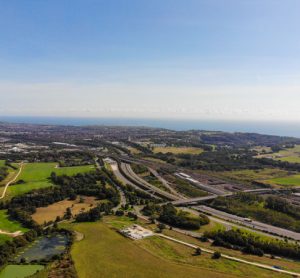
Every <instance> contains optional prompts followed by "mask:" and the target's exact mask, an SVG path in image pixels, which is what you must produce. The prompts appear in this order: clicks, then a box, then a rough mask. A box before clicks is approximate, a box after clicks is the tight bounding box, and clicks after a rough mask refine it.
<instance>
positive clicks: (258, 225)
mask: <svg viewBox="0 0 300 278" xmlns="http://www.w3.org/2000/svg"><path fill="white" fill-rule="evenodd" d="M192 208H193V209H194V210H197V211H200V212H204V213H207V214H211V215H213V216H216V217H218V218H221V219H223V220H226V221H231V222H234V223H238V224H241V225H243V226H246V227H249V228H251V229H253V230H258V231H262V232H266V233H269V234H272V235H277V236H281V237H288V238H290V239H293V240H297V241H298V240H300V233H296V232H293V231H290V230H287V229H283V228H279V227H275V226H272V225H269V224H265V223H262V222H259V221H254V220H252V221H251V220H249V219H245V218H243V217H240V216H237V215H234V214H230V213H227V212H224V211H221V210H217V209H214V208H211V207H208V206H194V207H192Z"/></svg>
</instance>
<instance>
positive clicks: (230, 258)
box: [155, 234, 300, 277]
mask: <svg viewBox="0 0 300 278" xmlns="http://www.w3.org/2000/svg"><path fill="white" fill-rule="evenodd" d="M155 235H157V236H159V237H162V238H165V239H168V240H171V241H174V242H177V243H179V244H182V245H185V246H188V247H191V248H194V249H197V248H200V246H197V245H194V244H191V243H187V242H185V241H182V240H179V239H176V238H173V237H169V236H166V235H163V234H155ZM201 250H202V251H203V252H205V253H208V254H213V253H214V251H213V250H210V249H205V248H202V247H201ZM222 258H226V259H228V260H232V261H236V262H240V263H244V264H248V265H253V266H257V267H260V268H263V269H267V270H271V271H275V272H280V273H283V274H288V275H292V276H294V277H300V273H297V272H292V271H287V270H283V269H277V268H274V267H273V266H270V265H266V264H260V263H255V262H250V261H247V260H244V259H240V258H237V257H232V256H229V255H225V254H222Z"/></svg>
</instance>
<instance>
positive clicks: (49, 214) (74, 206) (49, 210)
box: [32, 197, 97, 224]
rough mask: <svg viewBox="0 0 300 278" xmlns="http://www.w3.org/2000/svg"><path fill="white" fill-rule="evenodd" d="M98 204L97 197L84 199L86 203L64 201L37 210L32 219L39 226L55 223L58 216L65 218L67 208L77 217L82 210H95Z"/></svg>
mask: <svg viewBox="0 0 300 278" xmlns="http://www.w3.org/2000/svg"><path fill="white" fill-rule="evenodd" d="M96 202H97V201H96V200H95V197H84V203H80V202H79V199H77V200H72V201H71V200H63V201H60V202H57V203H54V204H52V205H50V206H48V207H40V208H37V209H36V212H35V213H34V214H33V215H32V218H33V220H34V221H36V222H37V223H38V224H43V223H44V222H45V221H46V222H49V221H54V220H55V219H56V217H57V216H60V217H63V216H64V213H65V212H66V209H67V208H71V211H72V214H73V216H76V215H77V214H78V213H79V212H80V211H81V210H84V211H88V210H90V209H91V208H93V207H94V206H95V204H96Z"/></svg>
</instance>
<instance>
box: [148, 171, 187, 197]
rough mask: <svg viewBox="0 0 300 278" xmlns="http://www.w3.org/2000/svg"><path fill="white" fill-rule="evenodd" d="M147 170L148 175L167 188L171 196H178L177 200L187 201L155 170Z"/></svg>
mask: <svg viewBox="0 0 300 278" xmlns="http://www.w3.org/2000/svg"><path fill="white" fill-rule="evenodd" d="M148 170H149V171H150V173H151V174H152V175H153V176H155V177H156V178H157V179H158V180H159V181H160V182H161V183H162V184H163V185H164V186H165V187H166V188H168V189H169V190H170V192H171V193H172V194H173V195H176V196H178V198H180V199H187V197H185V196H183V195H182V194H180V193H178V192H177V191H176V190H175V189H174V188H173V187H172V186H171V185H170V184H169V182H168V181H166V180H165V179H164V178H163V177H162V176H161V175H160V174H158V172H157V171H156V170H154V169H153V168H150V167H148Z"/></svg>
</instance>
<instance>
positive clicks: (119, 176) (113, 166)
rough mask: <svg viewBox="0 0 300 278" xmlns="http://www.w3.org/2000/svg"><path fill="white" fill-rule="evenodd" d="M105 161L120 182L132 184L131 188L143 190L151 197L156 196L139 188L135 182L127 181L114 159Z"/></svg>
mask: <svg viewBox="0 0 300 278" xmlns="http://www.w3.org/2000/svg"><path fill="white" fill-rule="evenodd" d="M107 163H109V164H110V166H111V169H112V171H113V173H114V175H115V176H116V178H117V179H118V180H119V181H120V182H122V183H123V184H124V185H126V184H128V185H130V186H132V187H133V188H135V189H137V190H140V191H142V192H144V193H146V194H148V195H150V196H152V197H153V198H158V197H157V196H155V195H153V194H151V193H150V192H148V191H146V190H144V189H142V188H140V187H139V186H137V185H136V184H134V183H132V182H131V181H129V180H128V179H127V178H126V177H124V176H123V175H122V173H121V172H120V170H119V166H118V163H117V162H116V161H114V160H112V159H110V161H108V162H107Z"/></svg>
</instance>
